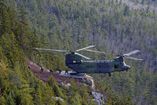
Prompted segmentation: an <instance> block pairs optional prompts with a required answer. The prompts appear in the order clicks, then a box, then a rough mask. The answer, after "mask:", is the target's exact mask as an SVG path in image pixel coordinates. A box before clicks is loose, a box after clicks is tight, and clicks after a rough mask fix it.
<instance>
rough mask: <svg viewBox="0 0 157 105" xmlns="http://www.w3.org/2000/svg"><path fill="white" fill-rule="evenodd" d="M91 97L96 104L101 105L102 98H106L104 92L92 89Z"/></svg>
mask: <svg viewBox="0 0 157 105" xmlns="http://www.w3.org/2000/svg"><path fill="white" fill-rule="evenodd" d="M92 97H93V100H94V101H96V102H97V104H98V105H103V104H104V98H106V97H105V95H104V94H101V93H98V92H94V91H93V92H92Z"/></svg>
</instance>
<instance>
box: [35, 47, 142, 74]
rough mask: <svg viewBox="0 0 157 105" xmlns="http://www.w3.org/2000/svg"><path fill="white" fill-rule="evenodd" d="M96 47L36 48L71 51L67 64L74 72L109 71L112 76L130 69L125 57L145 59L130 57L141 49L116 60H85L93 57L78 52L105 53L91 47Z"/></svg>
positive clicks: (67, 56)
mask: <svg viewBox="0 0 157 105" xmlns="http://www.w3.org/2000/svg"><path fill="white" fill-rule="evenodd" d="M92 47H94V45H91V46H88V47H85V48H81V49H78V50H76V51H68V50H55V49H44V48H36V49H37V50H45V51H57V52H69V54H66V60H65V64H66V66H67V67H69V68H70V69H72V70H73V71H75V73H73V74H79V73H108V74H109V76H111V72H120V71H127V70H129V69H130V66H129V65H126V64H125V62H124V58H127V59H133V60H143V59H138V58H134V57H129V56H130V55H132V54H136V53H138V52H140V51H139V50H134V51H131V52H129V53H127V54H123V55H118V57H116V58H115V59H114V60H110V61H106V60H103V61H85V60H84V59H88V60H89V59H91V58H89V57H87V56H84V55H82V54H79V53H77V52H79V51H82V50H85V51H90V52H97V53H103V54H105V52H100V51H94V50H90V49H89V48H92Z"/></svg>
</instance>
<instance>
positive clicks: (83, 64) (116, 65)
mask: <svg viewBox="0 0 157 105" xmlns="http://www.w3.org/2000/svg"><path fill="white" fill-rule="evenodd" d="M66 66H67V67H69V68H70V69H72V70H74V71H75V72H77V73H111V72H120V71H127V70H128V69H130V66H128V65H126V64H125V62H124V60H123V58H121V57H119V58H116V59H114V60H112V61H105V60H104V61H84V60H83V58H82V57H81V56H79V55H75V54H67V55H66Z"/></svg>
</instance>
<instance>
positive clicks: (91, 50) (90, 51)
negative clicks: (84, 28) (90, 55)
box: [85, 49, 106, 54]
mask: <svg viewBox="0 0 157 105" xmlns="http://www.w3.org/2000/svg"><path fill="white" fill-rule="evenodd" d="M85 51H90V52H97V53H103V54H106V53H105V52H100V51H94V50H87V49H86V50H85Z"/></svg>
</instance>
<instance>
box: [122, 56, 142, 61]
mask: <svg viewBox="0 0 157 105" xmlns="http://www.w3.org/2000/svg"><path fill="white" fill-rule="evenodd" d="M125 58H128V59H133V60H139V61H142V60H143V59H138V58H134V57H125Z"/></svg>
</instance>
